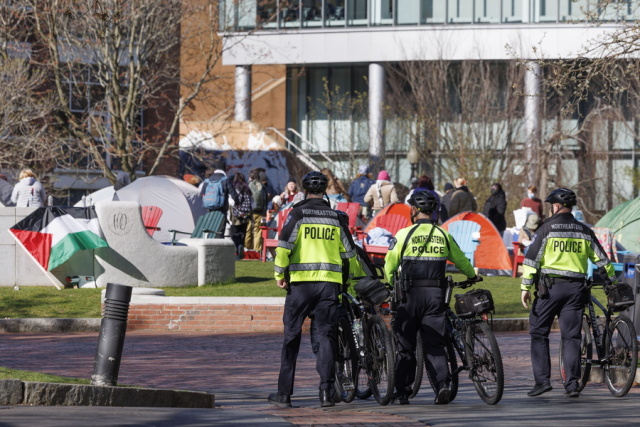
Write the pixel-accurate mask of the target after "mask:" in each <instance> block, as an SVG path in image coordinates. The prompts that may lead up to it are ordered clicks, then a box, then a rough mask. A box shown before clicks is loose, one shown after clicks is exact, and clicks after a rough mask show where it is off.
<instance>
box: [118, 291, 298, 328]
mask: <svg viewBox="0 0 640 427" xmlns="http://www.w3.org/2000/svg"><path fill="white" fill-rule="evenodd" d="M283 310H284V298H235V297H228V298H222V297H221V298H214V297H202V298H200V297H163V296H153V297H149V296H144V297H136V296H134V297H133V298H132V300H131V304H130V306H129V321H128V327H127V329H128V330H137V331H143V330H144V331H181V332H189V331H194V332H195V331H199V332H211V333H227V332H228V333H234V332H280V331H282V313H283ZM305 329H306V328H305Z"/></svg>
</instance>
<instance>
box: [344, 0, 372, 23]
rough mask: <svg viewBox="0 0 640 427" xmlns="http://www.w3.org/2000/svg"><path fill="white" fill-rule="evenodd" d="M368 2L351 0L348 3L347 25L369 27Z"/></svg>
mask: <svg viewBox="0 0 640 427" xmlns="http://www.w3.org/2000/svg"><path fill="white" fill-rule="evenodd" d="M367 12H368V0H349V1H348V2H347V25H349V26H357V25H368V24H369V22H368V18H367V17H368V13H367Z"/></svg>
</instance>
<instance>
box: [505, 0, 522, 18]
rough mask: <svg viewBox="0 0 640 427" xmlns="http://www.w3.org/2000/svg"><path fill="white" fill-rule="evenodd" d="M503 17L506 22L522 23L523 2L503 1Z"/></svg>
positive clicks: (518, 0) (517, 0)
mask: <svg viewBox="0 0 640 427" xmlns="http://www.w3.org/2000/svg"><path fill="white" fill-rule="evenodd" d="M502 16H503V21H504V22H522V1H521V0H502Z"/></svg>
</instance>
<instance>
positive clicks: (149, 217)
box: [142, 206, 162, 236]
mask: <svg viewBox="0 0 640 427" xmlns="http://www.w3.org/2000/svg"><path fill="white" fill-rule="evenodd" d="M161 216H162V209H160V208H159V207H157V206H143V207H142V223H143V224H144V228H146V229H147V233H149V236H153V233H155V232H156V230H160V227H157V225H158V222H160V217H161Z"/></svg>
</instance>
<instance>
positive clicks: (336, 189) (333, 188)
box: [320, 168, 349, 201]
mask: <svg viewBox="0 0 640 427" xmlns="http://www.w3.org/2000/svg"><path fill="white" fill-rule="evenodd" d="M320 173H322V174H324V176H326V177H327V180H329V184H328V185H327V196H334V195H341V196H342V197H344V198H345V200H347V201H349V192H348V191H347V189H346V188H345V186H344V184H343V183H342V181H340V180H339V179H338V178H336V176H335V175H334V174H333V172H331V169H327V168H324V169H321V170H320Z"/></svg>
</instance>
